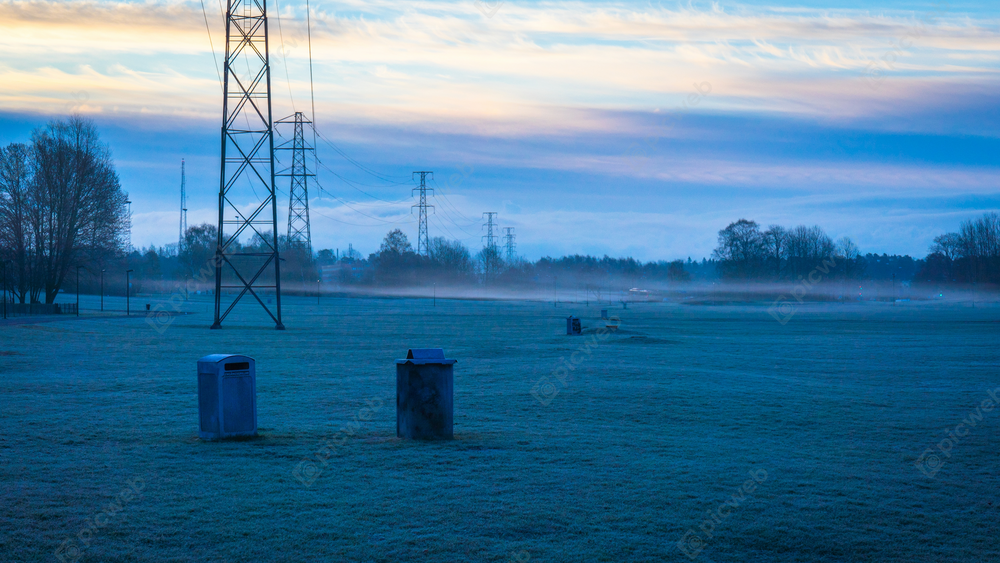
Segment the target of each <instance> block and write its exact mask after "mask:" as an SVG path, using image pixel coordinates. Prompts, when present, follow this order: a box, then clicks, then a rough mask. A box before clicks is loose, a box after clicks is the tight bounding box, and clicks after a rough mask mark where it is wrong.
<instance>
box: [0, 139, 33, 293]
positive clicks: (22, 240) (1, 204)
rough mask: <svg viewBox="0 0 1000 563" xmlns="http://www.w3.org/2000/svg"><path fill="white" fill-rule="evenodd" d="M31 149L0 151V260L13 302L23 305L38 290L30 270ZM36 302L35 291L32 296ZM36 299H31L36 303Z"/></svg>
mask: <svg viewBox="0 0 1000 563" xmlns="http://www.w3.org/2000/svg"><path fill="white" fill-rule="evenodd" d="M31 160H32V155H31V149H30V148H29V147H28V146H27V145H24V144H21V143H11V144H10V145H7V146H6V147H3V148H0V246H2V248H4V249H5V250H4V253H3V254H2V255H0V260H10V261H11V266H12V267H11V268H9V269H8V270H7V275H8V276H10V278H11V280H10V282H9V286H10V288H11V289H12V292H13V293H14V296H15V298H16V299H17V300H18V301H20V302H21V303H24V302H25V300H26V299H27V298H28V297H29V293H30V292H31V289H32V288H37V287H38V285H39V284H38V283H37V279H36V278H37V272H35V271H34V269H33V268H32V266H33V261H32V254H31V251H32V249H33V247H34V243H33V240H32V230H31V226H30V221H29V215H30V213H31V209H30V206H31V196H32V191H31V188H32V173H31ZM35 297H36V298H37V291H36V294H35ZM35 300H37V299H32V301H35Z"/></svg>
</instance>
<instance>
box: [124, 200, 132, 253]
mask: <svg viewBox="0 0 1000 563" xmlns="http://www.w3.org/2000/svg"><path fill="white" fill-rule="evenodd" d="M125 203H127V204H128V252H129V253H131V252H132V200H125Z"/></svg>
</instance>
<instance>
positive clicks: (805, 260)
mask: <svg viewBox="0 0 1000 563" xmlns="http://www.w3.org/2000/svg"><path fill="white" fill-rule="evenodd" d="M787 244H788V253H787V256H788V270H789V275H790V277H791V278H792V279H798V277H799V276H806V275H808V274H809V272H810V271H812V270H813V268H815V267H817V266H819V265H820V264H822V262H823V260H826V259H827V258H830V257H831V256H833V254H834V251H835V246H834V244H833V240H832V239H831V238H830V237H829V236H827V234H826V233H824V232H823V229H821V228H819V227H818V226H814V227H806V226H805V225H799V226H798V227H795V228H794V229H792V230H790V231H788V243H787Z"/></svg>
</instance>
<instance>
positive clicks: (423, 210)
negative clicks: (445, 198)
mask: <svg viewBox="0 0 1000 563" xmlns="http://www.w3.org/2000/svg"><path fill="white" fill-rule="evenodd" d="M417 174H420V187H419V188H413V190H411V191H410V194H411V195H412V194H413V192H415V191H417V190H420V200H419V203H417V204H416V205H411V206H410V209H411V213H412V209H413V208H414V207H416V208H417V209H419V210H420V213H419V215H420V221H419V224H420V227H419V230H418V232H417V254H423V255H424V256H430V255H431V239H430V235H428V234H427V208H428V207H430V208H431V209H434V206H433V205H427V190H428V189H429V190H430V191H432V192H433V191H434V188H428V187H427V175H428V174H430V175H431V178H434V172H431V171H430V170H418V171H416V172H414V173H413V175H414V176H415V175H417ZM411 178H412V176H411Z"/></svg>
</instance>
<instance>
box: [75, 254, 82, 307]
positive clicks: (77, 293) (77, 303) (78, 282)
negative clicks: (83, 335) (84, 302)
mask: <svg viewBox="0 0 1000 563" xmlns="http://www.w3.org/2000/svg"><path fill="white" fill-rule="evenodd" d="M82 267H83V266H77V267H76V316H78V317H79V316H80V268H82Z"/></svg>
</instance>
